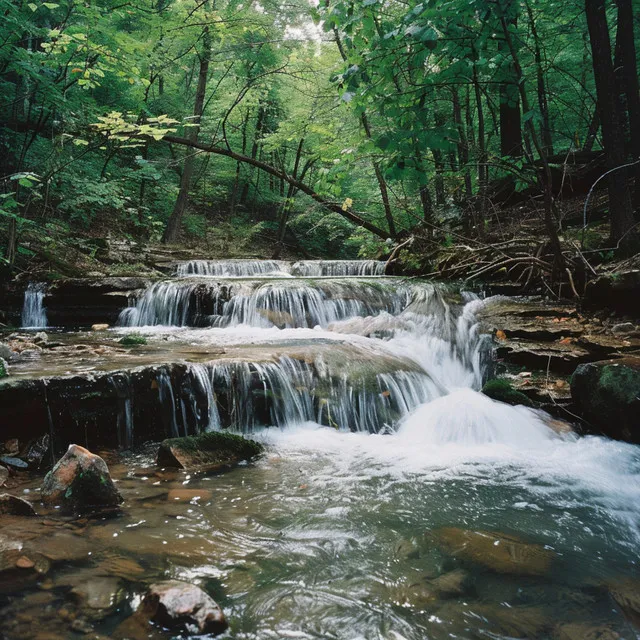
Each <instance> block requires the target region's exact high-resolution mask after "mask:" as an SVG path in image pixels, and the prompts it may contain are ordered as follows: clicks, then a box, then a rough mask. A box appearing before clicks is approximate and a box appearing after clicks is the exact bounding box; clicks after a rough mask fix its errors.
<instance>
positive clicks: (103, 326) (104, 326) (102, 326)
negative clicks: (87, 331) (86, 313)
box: [91, 323, 109, 331]
mask: <svg viewBox="0 0 640 640" xmlns="http://www.w3.org/2000/svg"><path fill="white" fill-rule="evenodd" d="M108 328H109V325H108V324H104V323H102V324H92V325H91V331H106V330H107V329H108Z"/></svg>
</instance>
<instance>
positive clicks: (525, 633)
mask: <svg viewBox="0 0 640 640" xmlns="http://www.w3.org/2000/svg"><path fill="white" fill-rule="evenodd" d="M472 613H473V617H474V627H477V626H478V618H477V616H481V617H482V618H484V619H485V620H487V622H488V624H489V626H490V628H491V629H492V630H493V631H494V632H497V633H499V634H500V636H501V637H504V636H507V637H509V638H527V639H529V640H539V639H540V638H545V637H548V635H547V634H546V632H548V631H549V630H550V629H551V627H552V626H553V624H552V620H551V619H550V618H549V617H548V616H547V615H546V614H545V612H544V611H543V610H542V609H539V608H537V607H500V606H492V605H479V606H475V607H473V611H472ZM481 626H484V625H481Z"/></svg>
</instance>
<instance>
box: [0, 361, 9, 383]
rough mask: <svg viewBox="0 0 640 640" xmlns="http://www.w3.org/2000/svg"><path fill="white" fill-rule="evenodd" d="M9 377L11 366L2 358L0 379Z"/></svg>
mask: <svg viewBox="0 0 640 640" xmlns="http://www.w3.org/2000/svg"><path fill="white" fill-rule="evenodd" d="M8 375H9V365H8V364H7V361H6V360H3V359H2V358H0V378H6V377H7V376H8Z"/></svg>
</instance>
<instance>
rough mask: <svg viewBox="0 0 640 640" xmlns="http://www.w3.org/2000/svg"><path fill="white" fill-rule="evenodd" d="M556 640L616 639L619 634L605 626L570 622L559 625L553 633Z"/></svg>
mask: <svg viewBox="0 0 640 640" xmlns="http://www.w3.org/2000/svg"><path fill="white" fill-rule="evenodd" d="M554 638H556V639H557V640H618V638H620V635H619V634H618V633H617V632H615V631H614V630H613V629H610V628H609V627H605V626H595V625H590V624H581V623H572V624H563V625H560V626H559V627H558V628H557V629H556V631H555V633H554Z"/></svg>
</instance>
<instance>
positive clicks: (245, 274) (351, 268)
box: [176, 259, 386, 278]
mask: <svg viewBox="0 0 640 640" xmlns="http://www.w3.org/2000/svg"><path fill="white" fill-rule="evenodd" d="M385 267H386V263H385V262H382V261H380V260H299V261H298V262H285V261H283V260H248V259H237V260H190V261H188V262H182V263H180V264H178V266H177V268H176V275H177V276H178V277H181V278H184V277H188V276H209V277H214V276H217V277H224V278H251V277H256V276H270V277H287V276H289V277H292V276H294V277H305V278H310V277H312V278H319V277H340V276H343V277H344V276H349V277H353V276H382V275H384V272H385Z"/></svg>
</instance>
